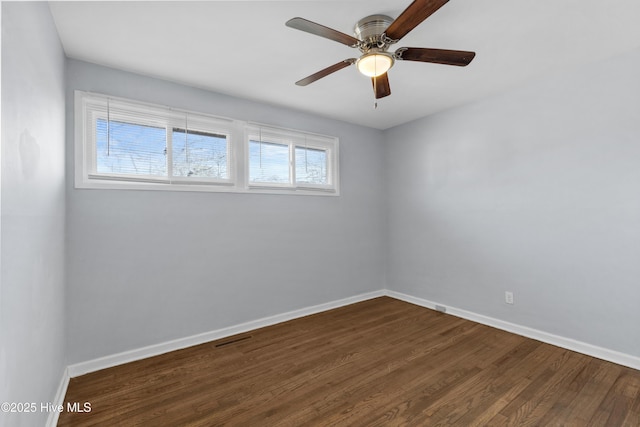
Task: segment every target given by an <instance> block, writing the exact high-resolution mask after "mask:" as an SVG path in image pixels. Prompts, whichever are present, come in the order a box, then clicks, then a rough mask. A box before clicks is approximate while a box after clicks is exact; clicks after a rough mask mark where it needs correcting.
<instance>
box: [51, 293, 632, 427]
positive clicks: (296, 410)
mask: <svg viewBox="0 0 640 427" xmlns="http://www.w3.org/2000/svg"><path fill="white" fill-rule="evenodd" d="M65 402H90V403H91V408H92V411H91V412H90V413H69V412H63V413H62V414H61V416H60V419H59V422H58V425H60V426H93V425H98V426H100V425H106V426H118V425H123V426H138V425H139V426H149V425H153V426H203V427H204V426H207V427H208V426H214V425H261V426H300V425H334V426H342V425H356V426H362V425H366V426H395V425H398V426H399V425H408V426H431V425H458V426H465V427H467V426H478V427H479V426H487V425H491V426H502V425H514V426H516V425H517V426H521V425H545V426H547V425H553V426H584V425H594V426H608V425H611V426H636V427H637V426H639V425H640V372H639V371H636V370H633V369H629V368H625V367H622V366H619V365H615V364H613V363H610V362H605V361H602V360H598V359H594V358H590V357H587V356H584V355H581V354H577V353H573V352H570V351H568V350H565V349H561V348H558V347H554V346H551V345H548V344H544V343H541V342H539V341H535V340H531V339H527V338H524V337H521V336H517V335H514V334H510V333H508V332H505V331H501V330H498V329H494V328H491V327H488V326H485V325H480V324H477V323H474V322H470V321H468V320H464V319H460V318H456V317H453V316H450V315H446V314H442V313H439V312H436V311H432V310H429V309H425V308H423V307H418V306H415V305H412V304H409V303H405V302H402V301H398V300H395V299H392V298H388V297H381V298H375V299H372V300H368V301H364V302H361V303H358V304H352V305H349V306H345V307H341V308H338V309H335V310H330V311H327V312H323V313H319V314H315V315H311V316H306V317H303V318H300V319H295V320H292V321H288V322H283V323H281V324H278V325H274V326H269V327H265V328H260V329H257V330H254V331H250V332H247V333H244V334H240V335H238V336H235V337H227V338H224V339H221V340H217V341H213V342H210V343H205V344H202V345H199V346H194V347H190V348H187V349H183V350H179V351H175V352H171V353H167V354H163V355H160V356H156V357H152V358H149V359H145V360H141V361H136V362H132V363H128V364H125V365H121V366H116V367H113V368H109V369H105V370H103V371H99V372H94V373H91V374H87V375H83V376H81V377H78V378H73V379H72V380H71V381H70V383H69V387H68V390H67V395H66V397H65Z"/></svg>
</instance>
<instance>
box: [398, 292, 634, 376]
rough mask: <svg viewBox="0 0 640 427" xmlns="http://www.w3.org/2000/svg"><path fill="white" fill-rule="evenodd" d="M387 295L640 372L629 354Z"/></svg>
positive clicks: (419, 299) (412, 298) (460, 310)
mask: <svg viewBox="0 0 640 427" xmlns="http://www.w3.org/2000/svg"><path fill="white" fill-rule="evenodd" d="M386 295H387V296H389V297H391V298H395V299H399V300H401V301H405V302H409V303H411V304H415V305H419V306H421V307H426V308H430V309H432V310H435V309H436V304H437V305H438V306H441V307H445V308H446V309H447V314H451V315H453V316H456V317H461V318H463V319H467V320H471V321H474V322H477V323H482V324H483V325H487V326H492V327H494V328H498V329H502V330H504V331H508V332H512V333H514V334H517V335H522V336H524V337H527V338H533V339H535V340H538V341H542V342H545V343H547V344H552V345H555V346H558V347H562V348H566V349H567V350H572V351H576V352H578V353H582V354H586V355H587V356H592V357H596V358H598V359H602V360H607V361H609V362H613V363H617V364H619V365H623V366H628V367H629V368H633V369H638V370H640V357H636V356H631V355H629V354H625V353H621V352H618V351H615V350H609V349H607V348H603V347H598V346H595V345H592V344H588V343H585V342H582V341H577V340H574V339H571V338H565V337H561V336H559V335H554V334H550V333H548V332H544V331H540V330H538V329H533V328H529V327H526V326H521V325H517V324H515V323H510V322H505V321H504V320H499V319H495V318H493V317H488V316H484V315H482V314H477V313H473V312H471V311H466V310H462V309H459V308H455V307H449V306H446V305H444V304H440V303H435V302H433V301H429V300H426V299H422V298H417V297H414V296H411V295H406V294H403V293H400V292H396V291H389V290H387V291H386Z"/></svg>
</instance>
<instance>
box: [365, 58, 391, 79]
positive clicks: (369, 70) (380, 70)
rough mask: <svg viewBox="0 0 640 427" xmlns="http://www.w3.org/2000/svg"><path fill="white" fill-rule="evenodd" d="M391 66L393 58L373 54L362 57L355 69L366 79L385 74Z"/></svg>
mask: <svg viewBox="0 0 640 427" xmlns="http://www.w3.org/2000/svg"><path fill="white" fill-rule="evenodd" d="M392 66H393V56H391V55H389V54H388V53H380V52H373V53H367V54H366V55H362V56H361V57H360V58H359V59H358V62H356V67H358V71H360V72H361V73H362V74H364V75H365V76H368V77H378V76H380V75H382V74H384V73H386V72H387V71H388V70H389V68H391V67H392Z"/></svg>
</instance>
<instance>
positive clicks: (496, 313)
mask: <svg viewBox="0 0 640 427" xmlns="http://www.w3.org/2000/svg"><path fill="white" fill-rule="evenodd" d="M639 73H640V50H636V51H633V52H630V53H629V54H627V55H624V56H619V57H615V58H611V59H609V60H607V61H605V62H600V63H597V64H593V65H590V66H588V67H584V68H581V69H576V70H570V71H566V72H564V73H562V74H559V75H556V76H554V77H549V78H546V79H544V80H540V81H537V82H535V83H533V84H530V85H528V86H526V87H523V88H520V89H518V90H513V91H511V92H509V93H506V94H503V95H501V96H496V97H493V98H491V99H487V100H484V101H482V102H477V103H474V104H472V105H467V106H464V107H461V108H457V109H454V110H450V111H447V112H444V113H441V114H437V115H434V116H430V117H427V118H424V119H421V120H419V121H416V122H413V123H410V124H407V125H403V126H400V127H397V128H394V129H391V130H388V131H386V132H385V134H384V137H385V140H386V141H387V159H388V162H387V163H386V164H385V167H386V168H387V175H388V178H389V179H388V196H389V197H388V207H389V209H388V212H389V214H388V215H389V227H388V233H389V235H388V241H389V261H388V270H387V275H388V286H389V288H390V289H393V290H396V291H399V292H403V293H407V294H409V295H413V296H417V297H421V298H424V299H428V300H431V301H434V302H440V303H444V304H447V305H450V306H455V307H458V308H462V309H466V310H470V311H473V312H476V313H479V314H484V315H488V316H492V317H495V318H498V319H502V320H506V321H510V322H514V323H517V324H520V325H525V326H529V327H533V328H537V329H540V330H543V331H546V332H550V333H554V334H557V335H561V336H565V337H569V338H573V339H576V340H580V341H584V342H587V343H591V344H594V345H598V346H602V347H605V348H609V349H613V350H618V351H622V352H625V353H628V354H631V355H634V356H640V338H639V336H638V329H637V328H638V325H640V310H639V309H638V304H639V302H640V285H639V284H640V167H639V165H640V119H639V117H640V79H638V75H639ZM505 290H510V291H513V292H514V294H515V304H514V305H512V306H510V305H506V304H505V303H504V291H505Z"/></svg>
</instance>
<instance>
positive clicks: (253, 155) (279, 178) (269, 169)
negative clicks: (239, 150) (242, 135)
mask: <svg viewBox="0 0 640 427" xmlns="http://www.w3.org/2000/svg"><path fill="white" fill-rule="evenodd" d="M249 181H251V182H271V183H278V184H289V183H290V182H291V180H290V178H289V146H288V145H286V144H275V143H271V142H258V141H249Z"/></svg>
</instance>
